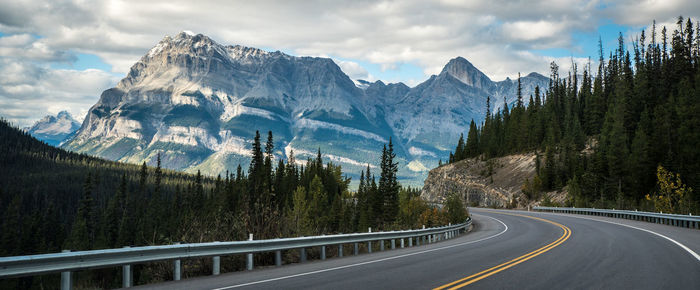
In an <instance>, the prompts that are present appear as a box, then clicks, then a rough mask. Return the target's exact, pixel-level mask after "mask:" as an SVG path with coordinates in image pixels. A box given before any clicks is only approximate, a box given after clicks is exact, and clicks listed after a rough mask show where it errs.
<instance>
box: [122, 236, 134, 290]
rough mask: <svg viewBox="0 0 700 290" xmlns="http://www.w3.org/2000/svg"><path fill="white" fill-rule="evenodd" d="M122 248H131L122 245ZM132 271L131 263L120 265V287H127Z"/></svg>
mask: <svg viewBox="0 0 700 290" xmlns="http://www.w3.org/2000/svg"><path fill="white" fill-rule="evenodd" d="M124 248H131V247H129V246H124ZM132 277H133V276H132V273H131V265H123V266H122V288H129V287H131V285H132V281H131V278H132Z"/></svg>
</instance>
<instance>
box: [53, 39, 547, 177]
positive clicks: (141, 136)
mask: <svg viewBox="0 0 700 290" xmlns="http://www.w3.org/2000/svg"><path fill="white" fill-rule="evenodd" d="M521 81H522V85H523V93H524V95H526V96H527V95H529V94H531V93H532V92H533V91H534V87H535V86H536V85H539V86H541V87H544V86H546V85H547V84H548V82H549V79H548V78H547V77H544V76H542V75H539V74H537V73H531V74H529V75H527V76H525V77H523V78H521ZM516 89H517V80H510V79H506V80H504V81H500V82H493V81H491V80H490V79H489V78H488V77H487V76H486V75H485V74H483V73H482V72H481V71H479V70H478V69H477V68H475V67H474V66H473V65H472V64H471V63H470V62H469V61H467V60H466V59H464V58H461V57H458V58H455V59H452V60H450V62H449V63H448V64H447V65H446V66H445V68H444V69H443V70H442V72H441V73H440V74H439V75H434V76H431V77H430V78H429V79H428V80H426V81H425V82H423V83H421V84H420V85H418V86H416V87H414V88H410V87H408V86H406V85H405V84H403V83H396V84H385V83H383V82H381V81H376V82H373V83H370V82H367V81H363V80H355V81H353V80H351V79H350V78H349V77H348V76H347V75H346V74H345V73H343V71H342V70H341V69H340V68H339V67H338V66H337V65H336V64H335V63H334V62H333V60H331V59H329V58H319V57H295V56H290V55H287V54H284V53H282V52H279V51H276V52H267V51H263V50H260V49H256V48H250V47H244V46H239V45H236V46H223V45H220V44H218V43H216V42H214V41H213V40H212V39H210V38H209V37H207V36H204V35H201V34H198V35H192V34H188V33H184V32H183V33H180V34H178V35H176V36H174V37H170V36H166V37H165V38H164V39H163V40H161V41H160V42H159V43H158V44H157V45H156V46H155V47H153V48H152V49H151V50H150V51H149V52H148V53H147V54H146V55H144V56H143V57H142V58H141V59H140V60H139V61H138V62H137V63H136V64H135V65H134V66H133V67H132V68H131V70H130V72H129V73H128V75H127V76H126V77H125V78H124V79H122V80H121V81H120V82H119V84H118V85H117V86H116V87H115V88H111V89H108V90H106V91H104V92H103V93H102V95H101V97H100V100H99V101H98V102H97V104H95V105H94V106H92V108H90V110H89V112H88V114H87V116H86V117H85V120H84V122H83V124H82V126H81V127H80V129H79V130H78V131H77V132H76V134H75V135H74V136H73V137H71V139H70V140H68V141H67V142H66V143H65V144H64V145H63V147H64V148H66V149H69V150H73V151H77V152H82V153H88V154H92V155H96V156H100V157H104V158H108V159H112V160H119V161H126V162H133V163H140V162H143V161H146V162H148V163H149V164H152V163H153V162H154V161H155V158H156V155H157V154H158V153H161V155H162V159H163V165H164V166H165V167H168V168H171V169H178V170H185V171H190V172H192V171H197V170H201V171H202V172H204V173H207V174H211V175H216V174H220V173H224V172H225V171H226V170H230V171H232V170H235V168H236V166H237V165H238V164H239V163H241V164H242V165H243V167H244V168H247V164H248V162H249V155H250V147H251V146H250V144H251V141H252V137H253V136H254V135H255V130H260V132H261V134H262V135H263V139H264V138H265V137H266V133H267V131H268V130H271V131H272V132H273V135H274V140H275V156H276V157H278V158H288V157H289V155H290V153H291V152H292V151H294V155H295V158H296V160H297V161H298V162H301V163H303V162H304V160H306V158H307V157H311V156H314V155H315V154H316V151H317V150H318V149H319V148H320V150H321V152H322V153H323V157H324V159H326V160H328V161H332V162H334V163H338V164H340V165H342V166H343V170H344V171H345V172H348V173H349V174H350V176H354V174H355V173H357V174H359V172H360V170H361V169H362V168H364V167H366V166H367V163H370V164H372V166H375V165H376V164H377V163H378V161H379V157H380V155H381V148H382V146H383V144H385V143H387V142H388V141H389V138H392V140H393V141H394V144H395V147H396V152H397V159H398V161H399V167H400V169H399V178H400V179H401V180H402V182H403V183H404V184H412V185H419V184H422V181H423V179H424V178H425V177H426V176H427V173H428V170H429V169H430V168H432V167H435V166H436V165H437V163H438V160H439V159H443V160H445V159H446V158H447V156H448V155H449V151H450V150H452V149H453V148H452V147H453V146H454V144H456V140H457V138H459V134H460V133H463V132H465V130H467V129H468V125H469V122H470V121H471V120H472V119H474V120H475V121H477V122H481V120H483V117H484V115H485V110H486V98H487V96H491V98H492V104H494V105H493V107H494V108H495V107H496V106H501V105H502V104H503V101H504V98H505V101H506V102H508V103H509V104H513V103H514V102H515V101H516ZM527 99H528V98H525V100H527Z"/></svg>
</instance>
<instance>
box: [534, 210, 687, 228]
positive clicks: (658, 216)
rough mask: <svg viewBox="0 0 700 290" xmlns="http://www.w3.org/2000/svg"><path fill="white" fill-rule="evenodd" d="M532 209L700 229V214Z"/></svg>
mask: <svg viewBox="0 0 700 290" xmlns="http://www.w3.org/2000/svg"><path fill="white" fill-rule="evenodd" d="M532 209H533V210H538V211H545V212H559V213H571V214H585V215H594V216H605V217H613V218H622V219H631V220H638V221H646V222H651V223H657V224H665V225H671V226H677V227H684V228H691V229H700V216H694V215H681V214H665V213H655V212H646V211H633V210H616V209H596V208H575V207H546V206H536V207H533V208H532Z"/></svg>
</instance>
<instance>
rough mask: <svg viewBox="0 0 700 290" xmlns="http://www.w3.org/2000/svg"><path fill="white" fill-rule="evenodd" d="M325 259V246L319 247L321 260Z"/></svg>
mask: <svg viewBox="0 0 700 290" xmlns="http://www.w3.org/2000/svg"><path fill="white" fill-rule="evenodd" d="M325 259H326V246H321V260H325Z"/></svg>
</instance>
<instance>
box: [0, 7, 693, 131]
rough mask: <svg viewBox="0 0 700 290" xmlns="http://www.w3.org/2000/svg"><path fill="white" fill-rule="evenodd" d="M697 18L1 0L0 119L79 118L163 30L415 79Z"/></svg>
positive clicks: (538, 64) (493, 69) (351, 71)
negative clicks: (64, 113)
mask: <svg viewBox="0 0 700 290" xmlns="http://www.w3.org/2000/svg"><path fill="white" fill-rule="evenodd" d="M681 14H683V15H684V16H685V17H691V18H693V19H696V20H697V19H698V18H697V17H698V16H700V1H697V0H660V1H648V0H647V1H644V0H621V1H568V0H558V1H537V0H532V1H497V0H490V1H483V0H475V1H471V0H466V1H459V0H442V1H420V0H416V1H413V0H403V1H362V0H354V1H312V0H308V1H265V0H256V1H248V0H246V1H229V0H222V1H209V0H206V1H205V0H197V1H180V0H164V1H161V0H149V1H143V0H135V1H130V0H124V1H100V0H73V1H71V0H50V1H41V0H27V1H17V0H0V117H3V118H6V119H9V120H10V121H12V122H14V123H15V124H17V125H20V126H28V125H30V124H31V123H33V122H34V121H36V120H37V119H39V118H41V117H42V116H44V115H47V114H56V113H57V112H59V111H61V110H68V111H70V112H71V113H72V114H73V115H74V116H75V117H76V118H78V119H80V120H82V118H83V116H84V115H85V113H86V112H87V110H88V109H89V107H90V106H91V105H92V104H94V103H95V102H96V101H97V99H98V98H99V95H100V93H101V92H102V91H103V90H105V89H107V88H109V87H112V86H114V85H115V84H116V82H117V81H118V80H119V79H121V78H122V77H123V76H124V75H125V73H126V72H127V71H128V69H129V67H130V66H131V65H132V64H134V63H135V62H136V61H137V60H138V59H139V58H140V57H141V56H142V55H143V54H145V53H146V52H147V51H148V50H149V49H150V48H151V47H152V46H154V45H155V44H156V43H158V41H159V40H160V39H162V38H163V37H164V36H165V35H175V34H177V33H178V32H180V31H183V30H190V31H193V32H195V33H203V34H206V35H208V36H210V37H211V38H213V39H214V40H216V41H217V42H219V43H221V44H226V45H228V44H241V45H246V46H253V47H258V48H263V49H266V50H281V51H283V52H286V53H289V54H292V55H310V56H326V57H331V58H333V59H334V60H335V61H336V62H337V63H338V65H339V66H340V67H341V68H342V69H343V70H344V71H345V72H346V73H347V74H348V75H349V76H350V77H352V78H354V79H368V80H377V79H381V80H383V81H385V82H398V81H402V82H405V83H407V84H408V85H410V86H414V85H416V84H418V83H420V82H422V81H423V80H425V79H427V78H428V77H429V76H430V75H431V74H436V73H439V72H440V70H441V69H442V67H443V66H444V64H445V63H447V61H449V60H450V59H451V58H454V57H456V56H463V57H465V58H467V59H468V60H470V61H471V62H472V63H473V64H474V65H475V66H476V67H478V68H479V69H481V70H482V71H483V72H484V73H486V75H488V76H489V77H490V78H491V79H493V80H502V79H505V78H506V77H511V78H513V77H515V76H517V74H518V72H523V73H525V74H526V73H529V72H531V71H536V72H539V73H542V74H545V75H547V74H548V65H549V62H551V61H553V60H554V61H557V62H558V63H559V65H560V67H561V68H562V69H563V70H568V68H569V67H570V64H571V63H572V60H573V61H575V62H579V63H585V62H587V59H588V57H589V56H590V57H592V58H593V59H596V58H597V46H598V44H597V43H598V37H601V38H602V40H603V45H604V46H605V49H606V51H607V50H608V48H610V47H613V46H615V43H616V39H617V37H618V33H619V32H622V33H624V34H625V38H626V40H627V41H631V39H632V37H633V36H634V35H635V34H638V33H639V32H640V30H641V29H643V28H645V27H648V26H649V25H650V24H651V22H652V20H656V21H657V22H658V23H662V24H667V25H669V26H672V25H673V23H675V18H676V17H678V16H679V15H681Z"/></svg>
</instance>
